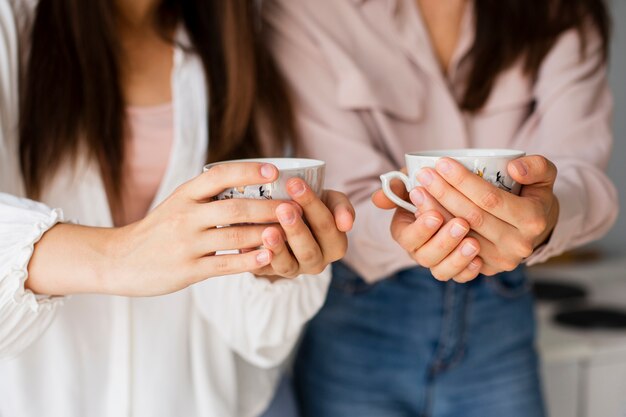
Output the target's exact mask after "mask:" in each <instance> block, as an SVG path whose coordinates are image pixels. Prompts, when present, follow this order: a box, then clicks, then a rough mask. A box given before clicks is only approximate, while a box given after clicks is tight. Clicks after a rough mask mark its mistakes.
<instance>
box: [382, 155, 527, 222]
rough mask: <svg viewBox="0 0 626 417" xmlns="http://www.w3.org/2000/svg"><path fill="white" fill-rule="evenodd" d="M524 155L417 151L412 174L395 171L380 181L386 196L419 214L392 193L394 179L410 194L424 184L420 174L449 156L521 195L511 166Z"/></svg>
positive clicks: (410, 157)
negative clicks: (510, 173) (511, 175)
mask: <svg viewBox="0 0 626 417" xmlns="http://www.w3.org/2000/svg"><path fill="white" fill-rule="evenodd" d="M524 155H526V154H525V153H524V152H522V151H516V150H512V149H455V150H438V151H424V152H413V153H408V154H406V155H405V160H406V167H407V170H408V172H409V175H408V176H407V175H405V174H403V173H402V172H400V171H392V172H388V173H386V174H383V175H381V176H380V180H381V181H382V185H383V191H384V193H385V195H386V196H387V197H388V198H389V199H390V200H391V201H393V202H394V203H396V204H397V205H399V206H400V207H402V208H404V209H406V210H408V211H410V212H412V213H415V212H417V208H416V207H415V206H414V205H413V204H410V203H408V202H406V201H405V200H403V199H401V198H400V197H398V196H397V195H396V194H394V192H393V191H392V190H391V180H393V179H399V180H401V181H402V182H403V183H404V185H405V187H406V189H407V191H411V190H412V189H413V188H415V187H417V186H419V185H420V183H419V181H418V180H417V173H418V172H419V171H420V170H421V169H422V168H434V167H435V163H436V162H437V161H438V160H439V159H441V158H443V157H448V158H452V159H455V160H457V161H458V162H460V163H461V164H462V165H463V166H464V167H465V168H467V169H469V170H470V171H472V172H474V173H475V174H476V175H478V176H479V177H481V178H483V179H485V180H486V181H488V182H490V183H491V184H493V185H495V186H496V187H498V188H501V189H503V190H506V191H508V192H510V193H513V194H515V195H518V194H519V192H520V188H521V186H520V184H518V183H516V182H515V181H513V179H511V177H510V176H509V172H508V170H507V165H508V164H509V162H511V161H512V160H514V159H517V158H520V157H522V156H524Z"/></svg>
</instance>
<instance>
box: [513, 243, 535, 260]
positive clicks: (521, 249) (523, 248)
mask: <svg viewBox="0 0 626 417" xmlns="http://www.w3.org/2000/svg"><path fill="white" fill-rule="evenodd" d="M533 252H534V247H533V244H532V242H530V241H528V240H525V239H522V240H520V241H519V242H518V247H517V251H516V253H517V254H518V255H519V257H520V258H522V259H524V258H528V257H529V256H530V255H532V253H533Z"/></svg>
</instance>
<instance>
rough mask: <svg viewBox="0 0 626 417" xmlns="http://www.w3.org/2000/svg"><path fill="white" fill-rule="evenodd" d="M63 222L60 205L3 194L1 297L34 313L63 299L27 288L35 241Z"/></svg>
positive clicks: (0, 204)
mask: <svg viewBox="0 0 626 417" xmlns="http://www.w3.org/2000/svg"><path fill="white" fill-rule="evenodd" d="M60 222H63V213H62V211H61V210H60V209H50V208H49V207H47V206H45V205H43V204H41V203H37V202H34V201H30V200H24V199H19V198H17V197H13V196H8V195H6V194H5V195H2V194H0V236H1V239H0V298H4V299H5V300H7V299H9V300H12V302H13V303H15V304H17V305H21V306H22V307H24V308H27V309H29V310H31V311H32V312H34V313H37V312H39V311H40V309H52V308H53V307H54V306H55V305H56V304H59V303H62V299H63V297H58V296H45V295H35V294H34V293H33V292H32V291H30V290H27V289H25V288H24V285H25V282H26V280H27V279H28V264H29V262H30V259H31V257H32V255H33V252H34V250H35V244H36V243H37V242H38V241H39V240H40V239H41V237H42V236H43V235H44V233H46V232H47V231H48V230H50V229H51V228H52V227H53V226H54V225H56V224H57V223H60Z"/></svg>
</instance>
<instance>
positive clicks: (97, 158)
mask: <svg viewBox="0 0 626 417" xmlns="http://www.w3.org/2000/svg"><path fill="white" fill-rule="evenodd" d="M255 4H256V3H255V2H253V1H245V0H237V1H218V0H215V1H211V2H201V1H192V0H187V1H179V2H177V1H170V0H164V1H156V0H143V1H133V2H123V1H118V2H115V1H112V0H99V1H89V2H84V1H79V0H41V1H39V2H37V1H29V0H1V1H0V416H2V417H5V416H10V417H27V416H46V417H56V416H59V417H61V416H62V417H84V416H92V417H93V416H111V417H112V416H115V417H119V416H150V417H155V416H164V417H165V416H187V417H193V416H216V417H228V416H256V415H259V414H260V413H261V412H262V411H263V410H264V408H265V407H266V406H267V404H268V402H269V400H270V399H271V396H272V394H273V390H274V387H275V384H276V382H277V378H278V376H279V367H280V364H281V362H282V361H283V360H284V359H285V358H286V357H287V356H288V354H289V352H290V351H291V349H292V347H293V346H294V344H295V342H296V340H297V338H298V335H299V333H300V330H301V329H302V326H303V325H304V324H305V323H306V322H307V320H308V319H309V318H311V317H312V316H313V315H314V314H315V313H316V311H317V310H318V309H319V308H320V306H321V305H322V303H323V300H324V297H325V294H326V290H327V286H328V282H329V272H328V269H327V268H326V266H327V265H328V264H329V263H330V262H331V261H334V260H336V259H338V258H340V257H341V256H342V255H343V253H344V252H345V249H346V236H345V232H346V231H347V230H348V229H350V227H351V224H352V220H353V211H352V207H351V206H350V204H349V202H348V201H347V199H346V198H345V197H344V196H343V195H342V194H340V193H335V192H332V191H327V192H325V193H324V198H323V199H322V200H320V199H318V198H317V197H316V196H315V195H314V193H313V192H312V191H311V190H310V189H309V187H308V186H307V185H306V184H305V183H304V182H302V181H300V180H293V181H292V182H290V183H289V192H290V195H291V196H292V197H293V200H294V201H295V202H296V203H285V202H282V203H281V202H280V201H256V200H230V201H213V200H212V197H213V196H215V195H216V194H217V193H219V192H220V191H221V190H223V189H224V188H227V187H231V186H239V185H245V184H258V183H265V182H271V181H272V180H273V179H275V178H276V176H277V170H276V168H275V167H274V166H272V165H267V164H256V163H239V164H225V165H221V166H220V167H218V168H215V169H211V170H210V171H208V172H207V173H204V174H202V175H198V174H199V173H200V172H202V167H203V165H204V164H205V163H206V162H207V160H208V161H216V160H226V159H237V158H241V157H248V156H254V155H257V154H262V153H264V154H272V153H273V154H276V153H277V152H278V151H280V150H281V149H285V148H286V147H288V144H287V142H288V139H289V138H293V137H294V136H295V135H294V129H293V125H292V123H290V122H289V120H290V117H291V114H290V111H289V105H288V102H287V100H286V94H285V93H284V90H283V87H282V83H281V81H280V80H279V78H278V74H277V71H276V70H275V68H274V66H273V64H272V62H271V60H270V59H269V57H268V55H267V54H266V53H265V51H264V49H263V46H262V45H260V44H259V42H257V41H256V39H257V38H258V37H259V36H260V35H261V34H260V33H258V31H259V30H261V29H260V27H259V25H258V24H257V23H258V22H257V21H256V16H257V12H258V11H257V10H256V6H255ZM209 91H210V94H207V92H209ZM207 115H208V117H207ZM261 122H262V124H263V127H264V132H268V134H267V135H264V137H263V140H261V137H260V135H259V129H258V128H257V127H258V126H259V124H260V123H261ZM209 130H210V134H209ZM209 136H210V141H209ZM268 137H271V138H272V139H271V140H268V139H267V138H268ZM207 155H208V158H207ZM305 218H306V223H305V220H304V219H305ZM262 223H265V225H259V224H262ZM268 223H277V225H271V224H268ZM225 224H247V226H236V227H230V228H219V227H216V226H219V225H225ZM255 224H256V225H255ZM258 248H261V249H258ZM223 251H234V252H230V253H228V254H221V255H220V254H217V255H216V253H217V252H220V253H221V252H223ZM209 277H213V278H211V279H207V278H209ZM281 277H287V278H293V279H291V280H280V279H279V278H281ZM266 278H267V279H266ZM272 282H273V283H272ZM70 296H71V297H70ZM146 296H153V297H151V298H147V297H146Z"/></svg>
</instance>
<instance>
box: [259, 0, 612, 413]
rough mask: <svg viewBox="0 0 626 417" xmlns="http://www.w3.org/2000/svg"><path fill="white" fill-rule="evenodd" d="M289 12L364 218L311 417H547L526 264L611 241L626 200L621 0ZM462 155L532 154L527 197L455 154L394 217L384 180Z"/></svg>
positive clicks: (311, 367)
mask: <svg viewBox="0 0 626 417" xmlns="http://www.w3.org/2000/svg"><path fill="white" fill-rule="evenodd" d="M270 4H271V6H269V7H267V8H266V20H267V22H268V23H269V25H270V26H271V27H272V30H271V33H270V37H269V41H270V44H271V45H272V47H273V49H274V52H275V54H276V56H277V59H278V61H279V63H280V65H281V67H282V69H283V72H284V73H285V75H286V77H287V79H288V80H289V83H290V86H291V88H292V90H293V96H294V100H295V103H296V106H297V110H296V111H297V120H298V127H299V128H300V130H301V133H302V137H303V140H302V144H301V148H300V151H301V152H302V153H303V154H305V155H307V156H311V157H316V158H320V159H324V160H326V161H327V162H328V166H329V170H328V173H327V174H328V181H329V183H330V185H331V186H332V187H334V188H337V189H339V190H341V191H344V192H347V193H348V195H349V196H350V197H351V199H352V201H353V203H354V204H355V207H356V210H357V220H356V222H355V226H354V230H353V232H352V233H351V235H350V247H349V249H348V253H347V255H346V257H345V258H344V260H343V262H342V263H337V264H335V266H334V269H333V272H334V274H333V281H332V284H331V290H330V293H329V297H328V299H327V301H326V304H325V306H324V308H323V309H322V311H321V313H320V314H318V316H317V317H316V318H315V319H314V320H313V321H312V323H311V324H310V326H309V329H308V331H307V333H306V335H305V337H304V340H303V343H302V347H301V349H300V352H299V355H298V358H297V361H296V368H295V377H296V382H297V384H296V388H297V394H298V398H299V401H300V404H301V409H302V411H303V414H304V416H306V417H311V416H324V417H335V416H337V417H339V416H359V417H369V416H372V417H400V416H433V417H457V416H459V417H461V416H462V417H474V416H476V417H502V416H506V417H518V416H519V417H535V416H538V417H541V416H543V415H544V411H543V405H542V398H541V390H540V382H539V377H538V360H537V354H536V352H535V350H534V340H535V330H534V318H533V299H532V295H531V294H530V291H529V285H528V283H527V280H526V277H525V274H524V267H523V265H524V264H534V263H538V262H543V261H545V260H547V259H549V258H550V257H553V256H555V255H558V254H560V253H562V252H563V251H565V250H568V249H571V248H574V247H576V246H579V245H582V244H585V243H587V242H590V241H592V240H594V239H598V238H599V237H601V236H602V235H603V234H604V233H605V232H606V231H608V229H609V228H610V227H611V225H612V224H613V222H614V221H615V218H616V215H617V211H618V208H617V198H616V191H615V188H614V186H613V184H612V183H611V181H610V180H609V179H608V178H607V176H606V175H605V173H604V169H605V167H606V164H607V161H608V159H609V156H610V153H611V144H612V136H611V128H610V125H611V123H610V119H611V111H612V100H611V95H610V92H609V90H608V87H607V80H606V60H607V48H608V41H609V39H608V38H609V35H608V32H609V28H608V27H609V22H608V20H609V19H608V16H607V10H606V6H605V4H604V3H603V1H601V0H572V1H561V0H551V1H543V0H536V1H530V0H500V1H487V0H474V1H470V0H320V1H316V2H310V1H305V0H275V1H273V2H270ZM455 148H513V149H520V150H523V151H525V152H526V153H527V155H529V156H527V157H524V158H521V159H519V160H517V161H515V162H513V163H511V164H510V165H509V173H510V175H511V176H512V177H513V178H514V179H515V180H516V181H518V182H519V183H521V184H522V185H523V187H522V191H521V195H520V197H516V196H512V195H509V194H505V193H499V192H497V191H496V189H495V188H494V187H492V186H490V185H489V184H487V183H486V182H484V181H479V180H478V178H477V177H475V176H474V175H473V174H471V173H469V172H468V171H466V170H465V169H463V168H462V167H461V166H460V165H458V164H456V163H455V162H454V161H452V160H449V159H443V160H441V161H440V162H439V163H438V164H437V167H436V169H426V170H423V171H422V172H420V173H419V174H418V175H419V180H420V183H421V184H422V186H421V187H417V188H415V189H414V190H412V191H411V193H410V195H406V198H407V199H409V198H410V200H411V201H412V202H413V204H415V205H416V206H417V207H418V213H417V215H413V214H411V213H409V212H407V211H404V210H402V209H397V210H395V212H394V211H392V210H387V211H383V210H381V208H385V209H391V208H395V206H394V205H393V204H391V202H390V201H389V200H387V199H386V198H385V197H384V196H383V195H382V194H381V193H380V191H378V190H379V188H380V182H379V175H380V174H382V173H385V172H388V171H392V170H395V169H398V168H401V167H402V166H403V165H404V154H405V153H407V152H413V151H418V150H427V149H455ZM557 172H558V173H557ZM373 193H375V194H374V196H373V201H374V203H375V204H372V201H371V199H370V197H371V196H372V194H373ZM407 194H408V193H407ZM376 206H378V207H376Z"/></svg>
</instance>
